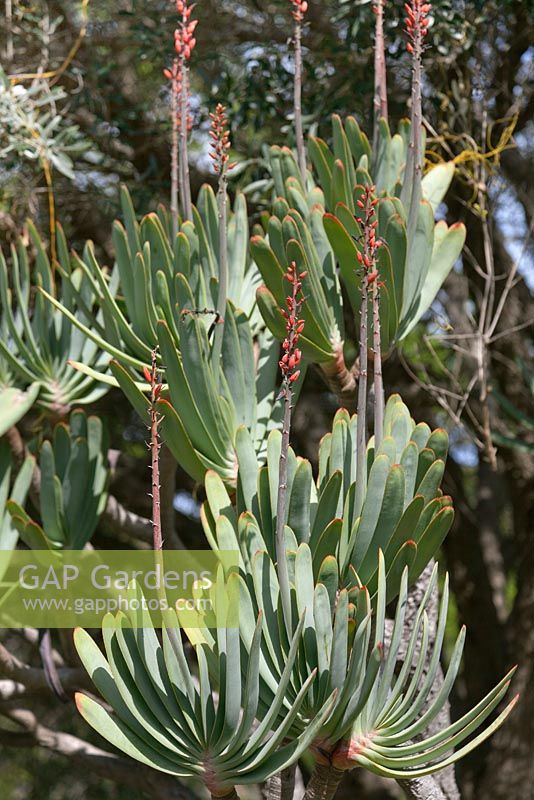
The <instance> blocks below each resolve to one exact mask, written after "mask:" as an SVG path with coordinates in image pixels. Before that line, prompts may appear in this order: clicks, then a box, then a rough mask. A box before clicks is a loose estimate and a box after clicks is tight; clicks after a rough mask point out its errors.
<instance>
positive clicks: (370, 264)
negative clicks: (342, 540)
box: [355, 186, 384, 514]
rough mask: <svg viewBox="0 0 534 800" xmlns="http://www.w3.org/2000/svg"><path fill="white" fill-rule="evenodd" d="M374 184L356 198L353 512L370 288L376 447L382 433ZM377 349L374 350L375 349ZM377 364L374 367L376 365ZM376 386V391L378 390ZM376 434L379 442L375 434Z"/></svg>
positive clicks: (358, 502)
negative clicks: (358, 303) (357, 269)
mask: <svg viewBox="0 0 534 800" xmlns="http://www.w3.org/2000/svg"><path fill="white" fill-rule="evenodd" d="M374 191H375V187H374V186H364V187H363V192H362V195H361V197H360V199H359V200H358V201H357V205H358V208H359V209H361V213H360V214H359V219H360V224H361V226H362V240H361V241H362V245H361V250H358V262H359V265H360V268H361V269H362V270H363V275H362V282H361V306H360V379H359V384H358V412H357V413H358V424H357V429H356V497H355V508H356V513H357V514H358V513H359V512H360V509H361V506H362V504H363V498H364V496H365V487H366V470H367V459H366V450H367V382H368V381H367V372H368V327H369V314H368V306H369V294H370V292H369V290H370V288H371V292H372V294H371V297H372V301H373V326H374V328H373V349H374V350H375V358H374V364H375V366H374V386H375V420H374V427H375V449H378V446H379V443H380V441H381V437H382V429H383V424H384V390H383V385H382V364H381V355H380V348H381V341H380V316H379V298H378V289H379V286H378V283H377V278H378V271H377V269H376V253H377V250H378V248H379V246H380V244H381V242H380V240H377V238H376V229H377V227H378V220H377V219H376V214H375V207H376V205H377V203H378V198H376V197H374V196H373V195H374ZM376 351H377V352H376ZM378 364H379V365H380V366H379V367H378V370H377V365H378ZM377 390H378V391H377ZM377 436H378V444H377V440H376V437H377Z"/></svg>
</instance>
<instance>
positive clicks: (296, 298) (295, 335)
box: [276, 261, 307, 636]
mask: <svg viewBox="0 0 534 800" xmlns="http://www.w3.org/2000/svg"><path fill="white" fill-rule="evenodd" d="M306 274H307V273H306V272H300V273H298V272H297V265H296V264H295V262H294V261H293V262H292V263H291V264H290V265H289V267H288V268H287V272H286V274H285V276H284V277H285V279H286V280H287V281H288V283H289V284H290V286H291V293H290V294H289V295H288V297H287V298H286V306H287V308H286V309H283V310H282V314H283V316H284V318H285V320H286V338H285V339H284V341H283V343H282V349H283V351H284V354H283V355H282V358H281V360H280V362H279V363H280V370H281V372H282V389H281V391H280V397H281V398H283V400H284V420H283V424H282V447H281V450H280V464H279V470H278V497H277V503H276V561H277V570H278V580H279V582H280V594H281V597H282V609H283V613H284V620H285V623H286V628H287V631H288V635H289V636H290V634H291V631H292V625H291V593H290V589H289V573H288V569H287V555H286V543H285V519H286V505H287V456H288V452H289V432H290V430H291V410H292V407H293V384H294V383H295V381H297V380H298V377H299V375H300V369H298V366H299V364H300V360H301V352H300V350H299V349H298V347H297V344H298V341H299V338H300V335H301V334H302V331H303V330H304V320H302V319H300V316H299V315H300V311H301V308H302V303H303V302H304V296H303V294H302V281H303V280H304V278H305V277H306Z"/></svg>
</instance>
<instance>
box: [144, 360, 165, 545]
mask: <svg viewBox="0 0 534 800" xmlns="http://www.w3.org/2000/svg"><path fill="white" fill-rule="evenodd" d="M144 373H145V378H146V380H147V382H148V383H149V384H150V409H149V414H150V425H149V431H150V442H149V445H148V446H149V448H150V469H151V470H152V492H151V498H152V531H153V543H154V550H155V551H156V552H158V551H160V550H162V549H163V536H162V532H161V498H160V489H161V487H160V477H159V453H160V450H161V442H160V440H159V424H160V421H161V417H160V415H159V413H158V410H157V403H158V398H159V396H160V393H161V383H159V381H158V366H157V351H156V348H154V350H152V363H151V365H150V369H149V368H148V367H145V370H144Z"/></svg>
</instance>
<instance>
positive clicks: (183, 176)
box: [179, 57, 193, 220]
mask: <svg viewBox="0 0 534 800" xmlns="http://www.w3.org/2000/svg"><path fill="white" fill-rule="evenodd" d="M180 61H181V64H180V72H181V75H180V135H179V141H180V197H181V201H182V214H183V217H184V219H186V220H192V219H193V208H192V204H191V185H190V182H189V159H188V155H187V127H188V121H189V74H188V73H189V71H188V68H187V61H186V60H185V58H183V57H182V58H181V59H180Z"/></svg>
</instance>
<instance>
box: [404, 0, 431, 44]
mask: <svg viewBox="0 0 534 800" xmlns="http://www.w3.org/2000/svg"><path fill="white" fill-rule="evenodd" d="M404 9H405V11H406V35H407V36H408V43H407V45H406V49H407V50H408V52H409V53H412V54H415V55H416V56H420V55H421V52H422V48H423V41H424V38H425V36H426V35H427V33H428V26H429V22H430V21H429V18H428V14H429V13H430V11H431V9H432V6H431V5H430V3H422V2H421V0H411V3H405V4H404Z"/></svg>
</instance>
